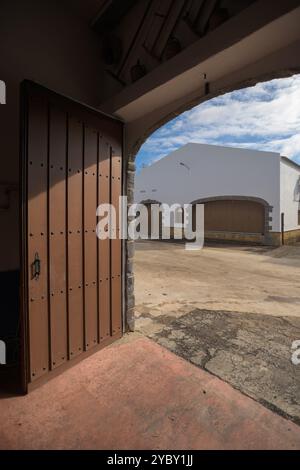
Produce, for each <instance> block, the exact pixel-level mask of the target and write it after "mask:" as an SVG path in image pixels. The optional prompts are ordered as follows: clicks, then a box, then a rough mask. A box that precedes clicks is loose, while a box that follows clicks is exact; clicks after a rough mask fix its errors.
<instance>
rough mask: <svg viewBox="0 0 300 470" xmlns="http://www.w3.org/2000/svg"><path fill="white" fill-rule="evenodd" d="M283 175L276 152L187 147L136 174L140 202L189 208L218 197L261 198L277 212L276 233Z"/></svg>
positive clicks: (137, 199)
mask: <svg viewBox="0 0 300 470" xmlns="http://www.w3.org/2000/svg"><path fill="white" fill-rule="evenodd" d="M181 163H183V164H184V165H185V166H183V165H181ZM279 172H280V155H279V154H276V153H271V152H257V151H254V150H244V149H232V148H226V147H217V146H214V145H204V144H188V145H186V146H184V147H182V148H181V149H179V150H177V151H175V152H173V153H172V154H170V155H169V156H168V157H166V158H163V159H162V160H160V161H158V162H156V163H154V164H153V165H152V166H150V167H148V168H144V169H143V170H142V171H141V173H140V174H139V175H137V177H136V189H135V200H136V201H137V202H140V201H142V200H147V199H155V200H158V201H160V202H164V203H168V204H169V203H175V202H176V203H179V204H187V203H191V202H194V201H196V200H199V199H204V198H210V197H219V196H220V197H222V196H244V197H249V198H260V199H263V200H264V201H266V202H267V203H268V205H269V206H272V207H273V210H272V213H271V214H270V215H271V217H272V221H271V222H270V224H269V225H270V226H271V229H272V231H275V232H277V231H279V230H280V187H279V185H280V173H279ZM142 191H144V192H142Z"/></svg>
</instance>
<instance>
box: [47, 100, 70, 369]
mask: <svg viewBox="0 0 300 470" xmlns="http://www.w3.org/2000/svg"><path fill="white" fill-rule="evenodd" d="M49 116H50V123H49V133H50V135H49V278H50V279H49V289H50V330H51V334H50V338H51V363H50V366H51V369H55V368H56V367H58V366H59V365H61V364H63V363H64V362H66V360H67V305H66V304H67V302H66V289H67V285H66V180H65V178H66V146H67V125H66V124H67V122H66V113H65V112H63V111H61V110H59V109H57V108H55V107H50V114H49Z"/></svg>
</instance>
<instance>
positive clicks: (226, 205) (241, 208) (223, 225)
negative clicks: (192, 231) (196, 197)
mask: <svg viewBox="0 0 300 470" xmlns="http://www.w3.org/2000/svg"><path fill="white" fill-rule="evenodd" d="M264 227H265V209H264V206H263V205H262V204H260V203H257V202H255V201H246V200H245V201H239V200H219V201H211V202H207V203H205V231H214V232H240V233H260V234H263V233H264Z"/></svg>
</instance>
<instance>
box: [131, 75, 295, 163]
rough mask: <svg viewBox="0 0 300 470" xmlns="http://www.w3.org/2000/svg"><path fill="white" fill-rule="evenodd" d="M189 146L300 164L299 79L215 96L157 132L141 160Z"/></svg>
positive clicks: (151, 159)
mask: <svg viewBox="0 0 300 470" xmlns="http://www.w3.org/2000/svg"><path fill="white" fill-rule="evenodd" d="M189 142H198V143H208V144H217V145H228V146H234V147H243V148H255V149H257V150H270V151H276V152H280V153H281V154H282V155H285V156H288V157H290V158H292V159H294V160H297V161H300V76H299V75H297V76H294V77H290V78H286V79H280V80H273V81H271V82H267V83H261V84H258V85H256V86H255V87H252V88H248V89H245V90H239V91H235V92H233V93H229V94H227V95H224V96H221V97H218V98H215V99H213V100H210V101H208V102H206V103H203V104H201V105H200V106H197V107H195V108H194V109H192V110H191V111H188V112H186V113H184V114H182V115H181V116H179V117H178V118H176V119H175V120H173V121H172V122H171V123H169V124H167V125H165V126H164V127H162V128H161V129H160V130H158V131H157V132H155V133H154V134H153V135H152V136H151V137H150V138H149V139H148V140H147V141H146V143H145V144H144V146H143V147H142V149H141V152H140V155H139V158H138V161H142V160H143V159H144V160H145V162H148V163H150V162H152V161H153V160H158V159H159V158H161V157H162V156H165V155H167V154H169V153H170V152H172V151H174V150H176V149H177V148H179V147H181V146H182V145H185V144H186V143H189Z"/></svg>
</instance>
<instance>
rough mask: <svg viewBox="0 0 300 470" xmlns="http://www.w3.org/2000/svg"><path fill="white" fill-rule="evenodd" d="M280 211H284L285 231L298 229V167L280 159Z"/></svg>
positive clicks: (299, 198) (299, 208)
mask: <svg viewBox="0 0 300 470" xmlns="http://www.w3.org/2000/svg"><path fill="white" fill-rule="evenodd" d="M280 167H281V171H280V173H281V184H280V187H281V190H280V201H281V204H280V205H281V212H283V213H284V225H285V231H288V230H297V229H300V226H299V225H298V210H300V202H299V201H300V168H296V167H294V166H293V165H292V164H289V163H287V162H285V161H284V160H282V161H281V164H280Z"/></svg>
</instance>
